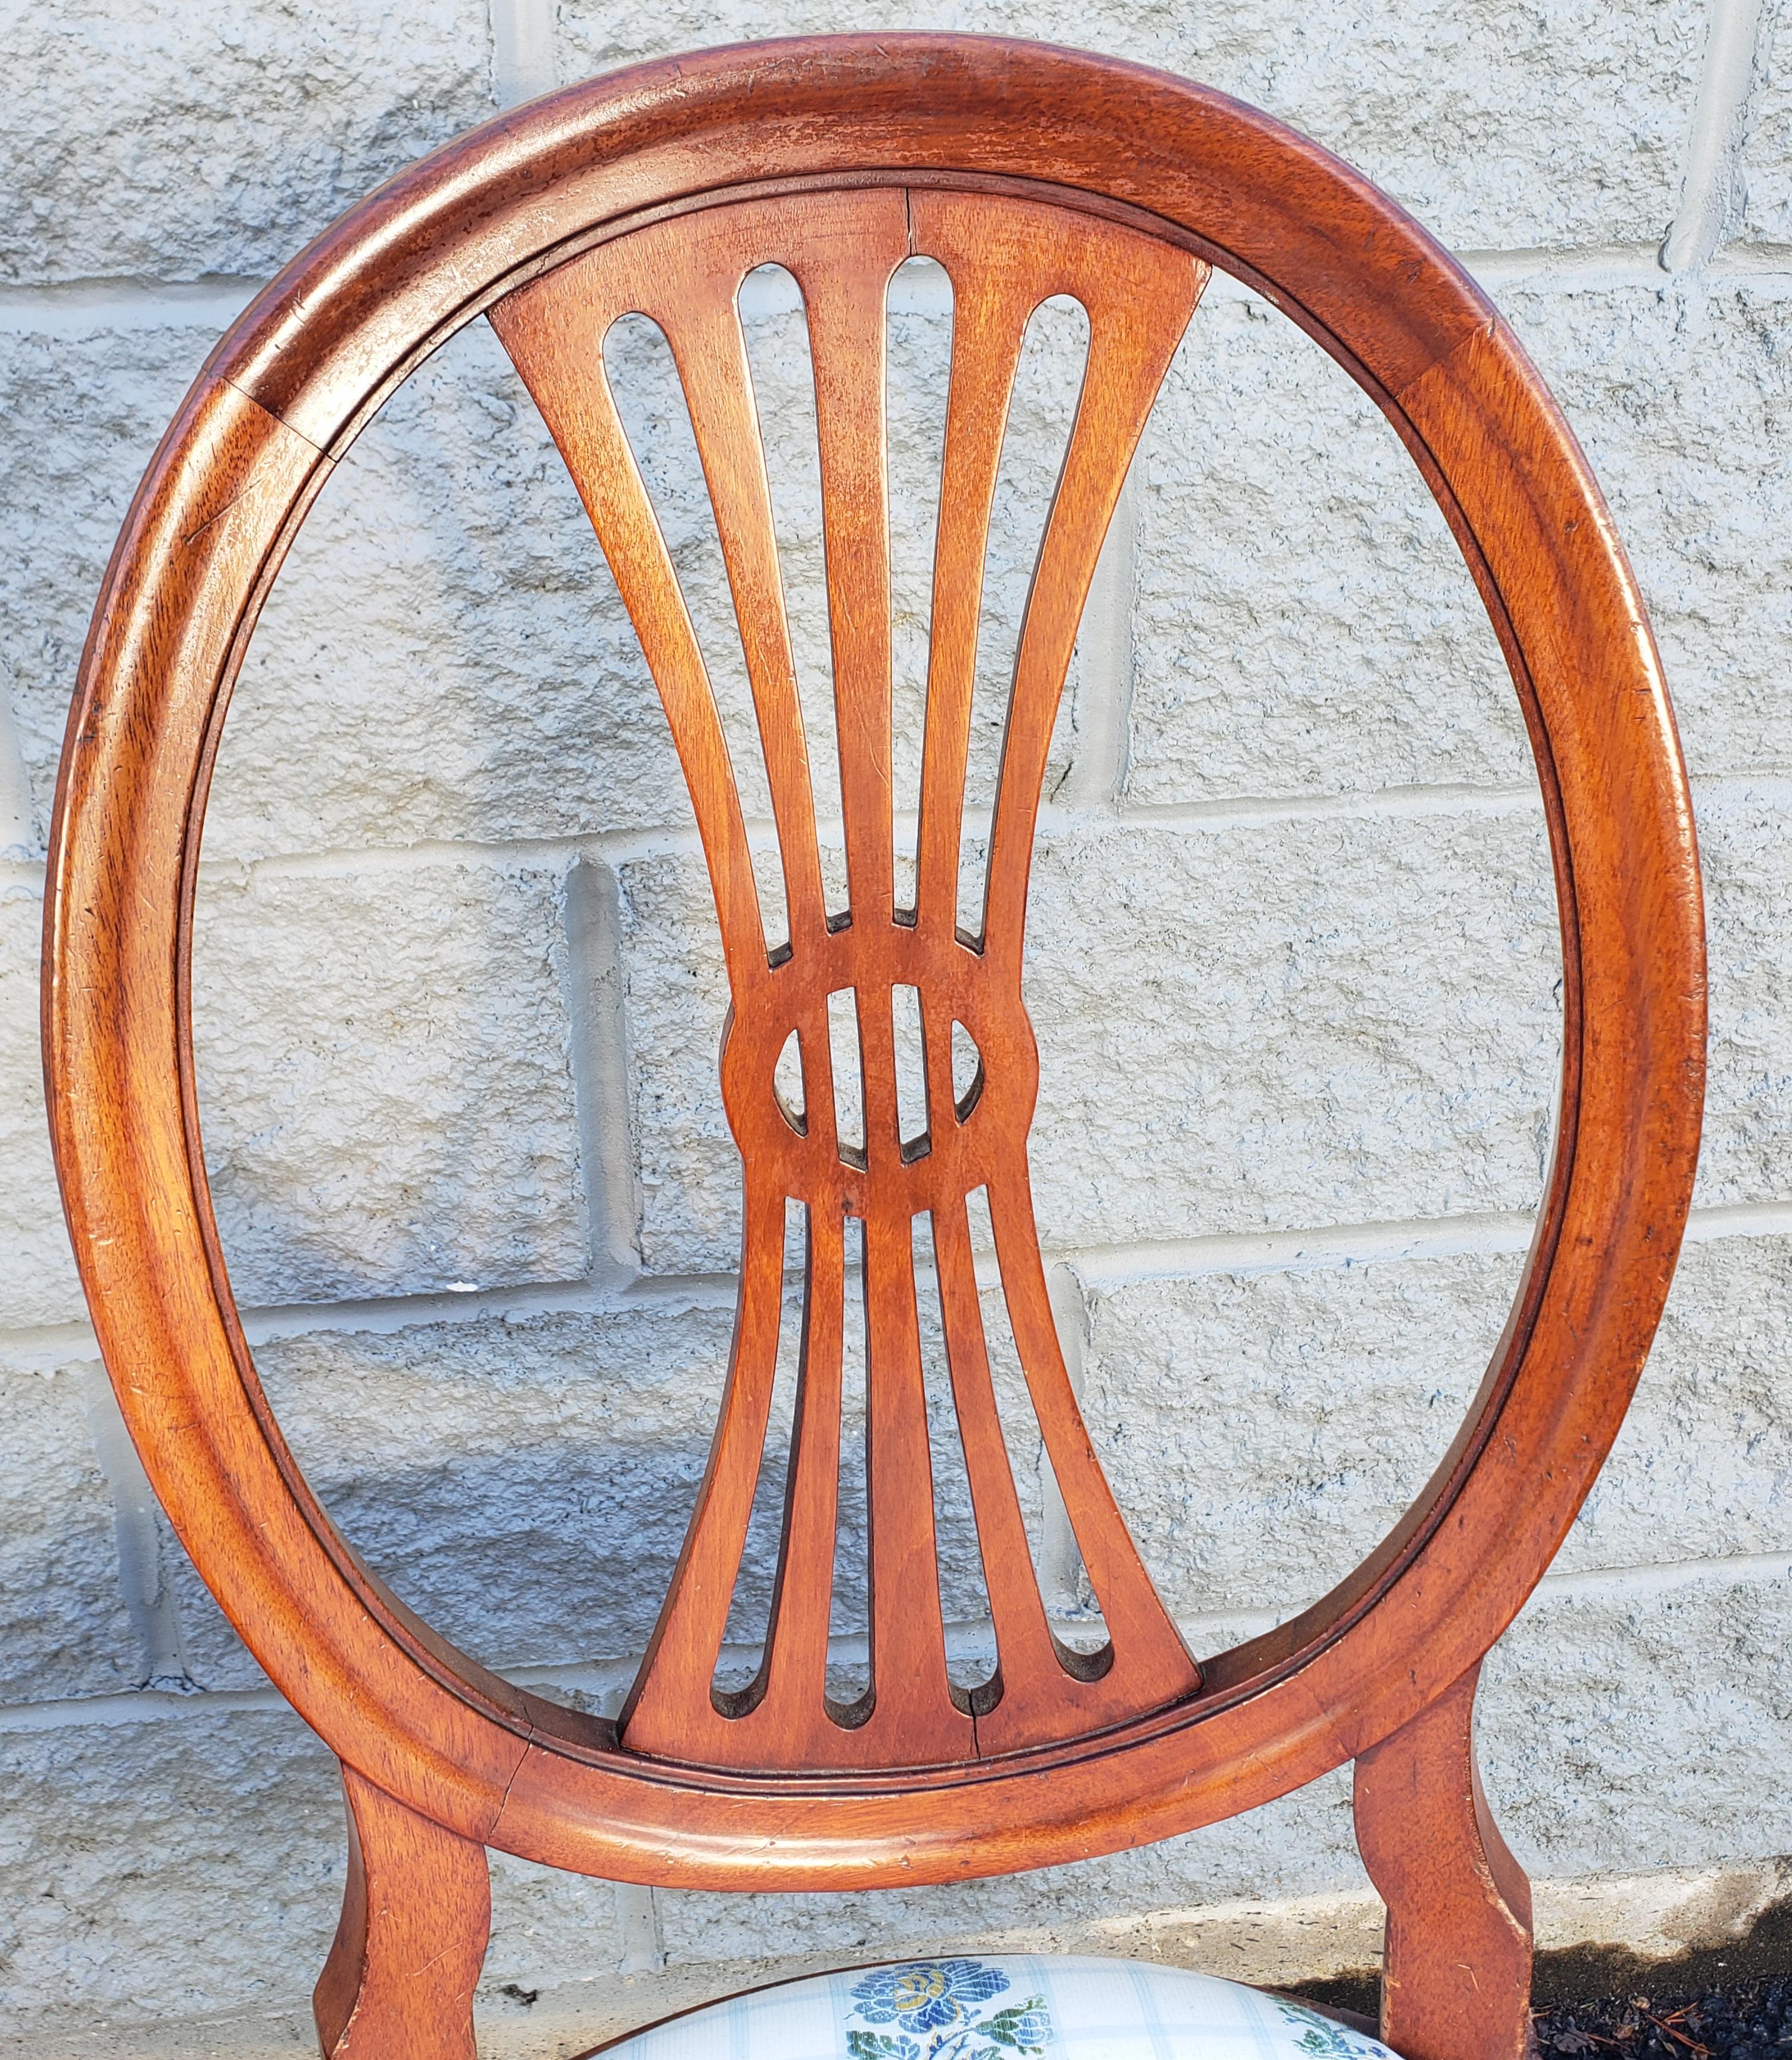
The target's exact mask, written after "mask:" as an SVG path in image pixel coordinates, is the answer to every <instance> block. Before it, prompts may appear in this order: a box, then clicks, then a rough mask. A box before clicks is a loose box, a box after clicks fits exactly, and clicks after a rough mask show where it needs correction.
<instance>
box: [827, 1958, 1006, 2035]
mask: <svg viewBox="0 0 1792 2060" xmlns="http://www.w3.org/2000/svg"><path fill="white" fill-rule="evenodd" d="M1007 1986H1008V1976H1007V1975H1006V1974H1004V1973H1003V1972H1002V1971H1001V1970H1000V1968H999V1967H990V1966H984V1963H983V1962H981V1961H980V1960H914V1961H911V1962H909V1963H908V1965H907V1966H900V1967H878V1968H875V1969H874V1970H872V1972H871V1973H870V1974H867V1975H866V1976H865V1978H864V1980H863V1981H862V1982H859V1983H857V1984H856V1986H855V1987H854V1989H853V1990H852V1994H853V1999H854V2000H855V2001H856V2002H857V2004H858V2006H859V2014H860V2016H861V2017H863V2018H864V2019H865V2021H866V2022H868V2023H869V2024H899V2025H900V2026H901V2027H902V2029H903V2030H904V2031H933V2030H939V2029H940V2028H941V2027H943V2026H946V2025H951V2024H957V2023H959V2022H961V2021H962V2020H964V2019H966V2018H969V2017H970V2016H971V2015H972V2013H973V2012H974V2011H975V2010H976V2008H977V2006H979V2005H980V2004H982V2003H986V2002H988V2001H989V1999H990V1998H991V1997H992V1996H997V1995H1000V1994H1001V1993H1002V1991H1003V1990H1004V1989H1005V1988H1006V1987H1007Z"/></svg>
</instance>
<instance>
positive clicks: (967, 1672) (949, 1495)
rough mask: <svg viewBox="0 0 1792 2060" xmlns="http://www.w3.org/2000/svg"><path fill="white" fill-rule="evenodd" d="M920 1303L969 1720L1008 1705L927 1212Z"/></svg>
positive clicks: (949, 1591)
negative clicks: (989, 1631) (989, 1644)
mask: <svg viewBox="0 0 1792 2060" xmlns="http://www.w3.org/2000/svg"><path fill="white" fill-rule="evenodd" d="M909 1235H910V1243H911V1248H912V1260H911V1263H912V1267H913V1269H914V1275H915V1300H916V1313H917V1315H918V1317H919V1334H920V1351H921V1379H922V1383H923V1387H924V1391H925V1393H926V1397H927V1432H928V1450H929V1454H930V1457H931V1459H932V1471H933V1531H934V1539H935V1552H936V1571H937V1575H938V1579H939V1583H940V1615H941V1617H942V1618H943V1619H944V1622H945V1623H946V1625H947V1627H948V1639H950V1638H951V1637H952V1632H953V1631H954V1630H955V1629H956V1631H958V1632H959V1633H960V1637H961V1638H962V1639H964V1649H962V1650H960V1651H952V1649H951V1647H948V1654H947V1661H946V1668H947V1673H946V1680H947V1688H948V1692H949V1693H950V1695H951V1696H952V1701H953V1702H954V1703H955V1704H956V1706H957V1707H959V1708H960V1709H961V1710H963V1711H966V1712H967V1713H968V1714H970V1715H976V1716H982V1715H986V1714H987V1713H988V1711H990V1710H992V1709H993V1708H994V1707H995V1706H996V1703H998V1702H999V1701H1000V1699H1001V1694H1002V1682H1001V1675H1000V1669H999V1667H998V1665H997V1663H996V1659H995V1657H994V1655H993V1654H992V1653H991V1652H989V1651H980V1650H979V1647H983V1646H984V1644H985V1642H986V1639H985V1635H984V1631H983V1627H985V1626H987V1625H988V1624H989V1623H990V1607H989V1584H988V1580H987V1579H986V1578H985V1575H984V1562H983V1544H982V1540H981V1539H980V1537H979V1535H978V1533H977V1521H976V1508H975V1506H974V1504H973V1503H972V1496H971V1476H970V1467H969V1465H968V1462H967V1460H966V1458H965V1452H964V1431H963V1427H962V1426H961V1425H960V1421H959V1417H958V1411H957V1407H956V1397H955V1395H954V1393H953V1390H952V1373H951V1368H950V1365H949V1363H948V1342H947V1333H946V1323H945V1315H944V1308H943V1307H942V1304H941V1300H940V1273H939V1268H938V1267H937V1266H936V1264H935V1260H934V1251H935V1248H934V1232H933V1216H932V1211H931V1210H925V1209H924V1210H922V1211H921V1212H920V1213H919V1214H917V1215H916V1217H915V1218H914V1220H913V1221H912V1224H911V1225H910V1232H909Z"/></svg>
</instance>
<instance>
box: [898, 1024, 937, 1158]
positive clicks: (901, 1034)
mask: <svg viewBox="0 0 1792 2060" xmlns="http://www.w3.org/2000/svg"><path fill="white" fill-rule="evenodd" d="M890 1027H891V1028H892V1031H893V1032H894V1033H895V1038H896V1130H897V1135H898V1136H899V1137H900V1140H901V1143H902V1158H903V1163H904V1165H910V1166H912V1164H914V1163H915V1161H916V1160H917V1159H924V1158H925V1157H926V1156H927V1155H928V1152H930V1151H932V1148H933V1140H932V1136H930V1135H929V1133H928V1121H927V1052H926V1048H925V1046H924V1044H923V1042H922V1037H921V993H920V988H916V987H904V986H900V985H897V986H894V987H892V988H891V989H890Z"/></svg>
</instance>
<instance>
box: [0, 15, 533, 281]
mask: <svg viewBox="0 0 1792 2060" xmlns="http://www.w3.org/2000/svg"><path fill="white" fill-rule="evenodd" d="M6 51H7V61H8V69H9V71H10V75H11V76H12V78H14V81H15V88H16V90H15V91H14V94H13V96H12V105H11V114H10V119H9V121H8V123H7V136H6V143H5V145H4V146H0V148H3V152H4V154H3V156H0V183H3V184H4V186H5V187H6V191H7V192H8V193H9V194H10V195H11V196H12V197H13V205H12V206H11V207H10V208H9V210H7V220H6V226H5V228H4V229H3V230H0V277H5V278H6V280H7V281H9V282H12V283H22V282H26V281H38V280H64V279H90V278H119V277H129V276H130V275H131V274H133V273H148V274H150V275H152V276H154V277H161V278H165V279H194V278H198V277H202V276H204V275H206V274H207V273H242V274H245V275H252V276H261V277H265V276H267V275H268V274H270V273H273V272H274V271H276V270H277V269H279V267H280V266H281V265H283V264H285V262H286V261H287V260H288V259H289V258H293V257H295V256H296V255H297V253H298V251H299V250H300V249H301V247H302V246H304V245H305V243H307V242H309V240H310V239H311V238H313V236H315V235H316V234H317V233H318V231H319V230H322V229H325V228H327V227H328V226H329V223H330V222H332V221H333V219H334V218H335V217H336V216H337V214H341V212H342V210H344V209H345V208H347V207H348V206H350V205H351V204H352V203H353V202H355V201H357V200H359V199H360V198H361V196H362V195H363V194H365V193H367V192H368V191H369V190H371V189H372V188H373V187H374V186H377V185H379V184H380V183H381V182H382V181H383V180H385V179H386V178H389V177H390V176H391V175H392V174H393V173H394V172H396V171H397V170H400V169H401V167H402V166H405V165H406V164H408V163H409V162H410V160H411V159H412V158H416V157H419V156H421V154H423V153H424V152H425V151H426V150H433V149H434V148H435V147H436V146H437V145H439V144H441V143H445V142H447V141H448V140H449V138H450V137H452V136H453V135H454V134H457V132H458V131H459V130H462V129H465V128H467V127H469V126H471V125H472V124H473V123H474V122H479V121H481V120H483V119H484V118H485V117H486V116H488V115H489V114H491V113H492V112H493V111H494V110H493V102H492V86H491V44H490V28H489V24H488V22H487V19H486V14H485V9H484V7H482V6H479V5H477V4H476V0H412V4H410V5H409V6H406V7H405V8H404V9H403V10H402V11H398V12H393V13H382V12H363V11H361V10H349V11H348V12H346V13H330V14H325V13H320V12H317V11H315V10H312V9H309V8H307V7H303V6H294V5H293V4H290V0H265V4H262V5H259V6H253V7H248V8H244V7H234V6H226V5H218V4H208V5H202V6H193V7H182V8H171V9H170V8H158V7H155V6H150V5H148V4H146V0H137V4H134V5H128V6H113V5H111V4H110V0H106V4H96V0H59V4H58V6H55V7H54V8H51V9H42V10H33V11H32V12H30V13H29V14H21V15H18V16H17V17H15V18H14V20H13V21H12V22H10V23H9V25H8V29H7V35H6Z"/></svg>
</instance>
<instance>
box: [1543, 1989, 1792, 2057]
mask: <svg viewBox="0 0 1792 2060" xmlns="http://www.w3.org/2000/svg"><path fill="white" fill-rule="evenodd" d="M1536 2033H1537V2051H1538V2054H1539V2060H1555V2055H1557V2054H1562V2055H1563V2056H1572V2060H1608V2056H1609V2060H1770V2056H1771V2060H1788V2056H1792V1979H1787V1978H1784V1977H1780V1978H1775V1979H1773V1980H1770V1981H1760V1982H1738V1983H1737V1984H1736V1985H1735V1986H1734V1987H1730V1988H1720V1989H1702V1990H1701V1989H1692V1990H1686V1989H1681V1990H1666V1991H1661V1992H1657V1991H1654V1990H1650V1991H1646V1992H1642V1993H1639V1994H1636V1995H1634V1996H1626V1997H1623V1998H1618V1999H1617V2000H1614V2001H1612V2002H1569V2003H1558V2004H1557V2005H1556V2006H1555V2009H1553V2010H1543V2011H1540V2012H1539V2014H1538V2017H1537V2019H1536Z"/></svg>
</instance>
